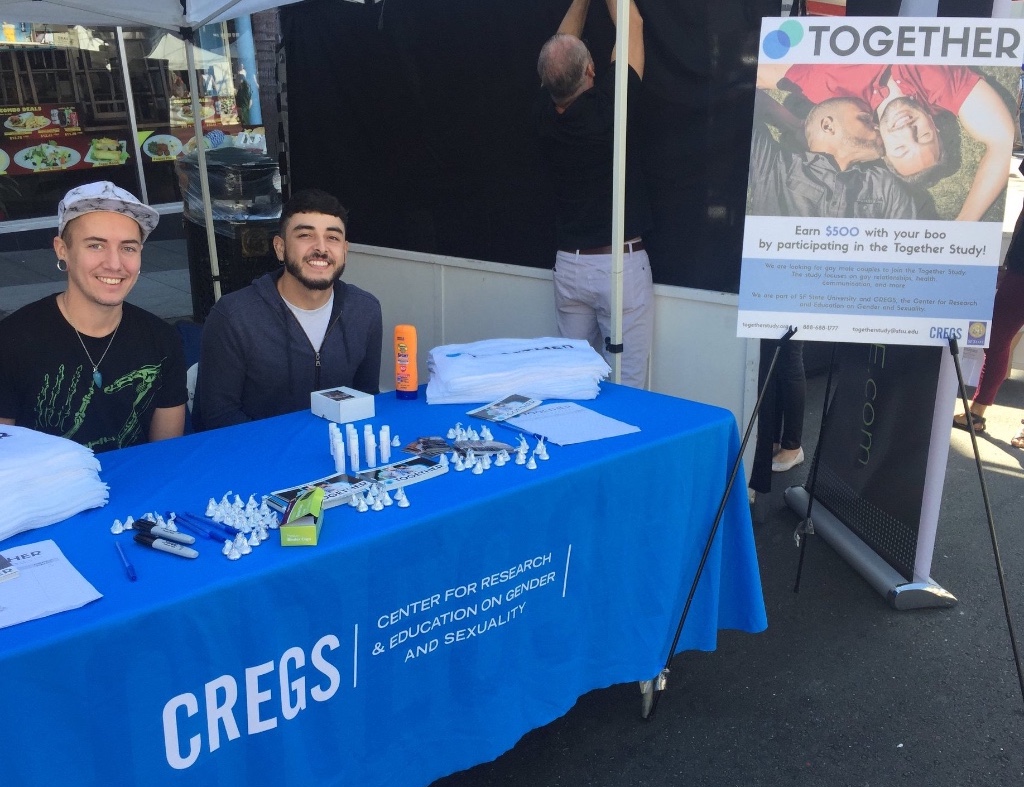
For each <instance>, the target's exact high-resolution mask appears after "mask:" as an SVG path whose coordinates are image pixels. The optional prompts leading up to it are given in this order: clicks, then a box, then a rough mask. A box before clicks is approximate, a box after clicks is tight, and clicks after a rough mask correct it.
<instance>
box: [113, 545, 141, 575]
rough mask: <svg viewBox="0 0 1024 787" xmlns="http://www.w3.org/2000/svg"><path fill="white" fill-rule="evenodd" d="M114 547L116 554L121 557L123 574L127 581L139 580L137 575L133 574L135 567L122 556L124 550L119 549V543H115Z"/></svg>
mask: <svg viewBox="0 0 1024 787" xmlns="http://www.w3.org/2000/svg"><path fill="white" fill-rule="evenodd" d="M114 546H115V547H117V554H119V555H120V556H121V562H122V563H124V573H125V574H127V575H128V579H130V580H131V581H132V582H134V581H135V580H137V579H138V578H139V576H138V574H136V573H135V566H133V565H132V564H131V563H129V562H128V558H127V556H126V555H125V554H124V550H123V549H121V543H120V542H119V541H115V542H114Z"/></svg>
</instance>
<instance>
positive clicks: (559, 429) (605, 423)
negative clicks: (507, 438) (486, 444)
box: [505, 402, 640, 445]
mask: <svg viewBox="0 0 1024 787" xmlns="http://www.w3.org/2000/svg"><path fill="white" fill-rule="evenodd" d="M505 423H506V424H509V425H511V426H513V427H515V428H516V429H518V430H521V431H523V432H527V433H529V434H534V435H541V436H543V437H544V439H545V440H547V441H548V442H551V443H554V444H555V445H573V444H575V443H586V442H589V441H591V440H603V439H604V438H606V437H618V436H619V435H623V434H631V433H632V432H639V431H640V427H638V426H633V425H632V424H627V423H624V422H623V421H617V420H615V419H614V418H609V417H608V416H607V415H601V413H595V412H594V411H593V410H588V409H587V408H586V407H582V406H580V405H578V404H576V403H575V402H555V403H553V404H542V405H541V406H540V407H535V408H533V409H532V410H530V411H529V412H526V413H523V414H522V415H517V416H515V417H514V418H509V419H508V420H507V421H505Z"/></svg>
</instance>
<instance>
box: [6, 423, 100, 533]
mask: <svg viewBox="0 0 1024 787" xmlns="http://www.w3.org/2000/svg"><path fill="white" fill-rule="evenodd" d="M99 469H100V463H99V460H97V459H96V457H95V456H94V455H93V453H92V451H91V450H90V449H88V448H86V447H84V446H81V445H79V444H78V443H75V442H73V441H71V440H68V439H66V438H63V437H54V436H53V435H48V434H44V433H43V432H36V431H35V430H32V429H25V428H23V427H20V426H0V540H3V539H5V538H8V537H10V536H13V535H14V534H16V533H21V532H23V531H25V530H31V529H33V528H36V527H43V526H44V525H52V524H53V523H54V522H60V521H61V520H63V519H67V518H68V517H69V516H73V515H75V514H77V513H78V512H79V511H84V510H85V509H87V508H96V507H98V506H102V505H104V504H105V503H106V502H107V499H108V497H109V495H108V491H107V485H106V484H104V483H103V482H102V481H100V477H99Z"/></svg>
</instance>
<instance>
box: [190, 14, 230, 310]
mask: <svg viewBox="0 0 1024 787" xmlns="http://www.w3.org/2000/svg"><path fill="white" fill-rule="evenodd" d="M182 35H184V37H185V61H186V62H187V63H188V89H189V91H190V92H191V94H192V128H193V130H194V131H195V140H196V154H197V155H198V156H199V188H200V189H201V190H202V193H203V218H204V219H205V221H206V246H207V248H208V249H209V252H210V278H211V279H212V281H213V302H214V303H216V302H217V301H219V300H220V296H221V292H220V264H219V262H218V260H217V238H216V236H215V235H214V229H213V207H212V204H213V203H212V200H211V199H210V176H209V173H207V171H206V145H205V144H204V140H203V112H202V108H201V106H200V102H199V81H198V80H197V79H196V53H195V49H194V45H193V43H192V42H193V38H194V35H195V30H193V29H189V30H183V31H182ZM183 196H184V197H185V198H186V199H187V198H188V197H187V195H183Z"/></svg>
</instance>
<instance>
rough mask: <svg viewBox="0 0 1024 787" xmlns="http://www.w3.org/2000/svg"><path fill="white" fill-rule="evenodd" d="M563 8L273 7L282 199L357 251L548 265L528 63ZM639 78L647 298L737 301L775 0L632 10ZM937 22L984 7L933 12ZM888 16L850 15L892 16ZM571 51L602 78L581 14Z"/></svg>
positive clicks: (854, 9) (554, 2) (499, 1)
mask: <svg viewBox="0 0 1024 787" xmlns="http://www.w3.org/2000/svg"><path fill="white" fill-rule="evenodd" d="M568 5H569V0H515V2H510V0H386V2H384V3H377V4H375V5H361V4H357V3H349V2H338V0H307V1H306V2H303V3H298V4H295V5H289V6H284V7H283V8H281V25H282V33H283V43H284V45H285V49H286V58H287V74H288V86H287V87H288V101H289V107H288V109H289V139H290V146H291V148H290V149H291V166H292V169H291V178H292V180H291V184H292V188H293V189H297V188H304V187H309V186H316V187H319V188H323V189H326V190H327V191H330V192H332V193H334V194H336V195H337V196H338V197H339V198H340V199H341V200H342V202H343V203H344V204H345V205H346V206H347V207H348V208H349V210H350V211H351V219H350V224H351V226H350V237H351V239H352V240H353V241H356V242H359V243H368V244H372V245H377V246H386V247H392V248H400V249H408V250H414V251H425V252H433V253H437V254H449V255H454V256H458V257H468V258H472V259H481V260H493V261H497V262H507V263H514V264H517V265H528V266H534V267H541V268H548V267H551V266H552V265H553V262H554V254H555V234H554V215H553V210H552V200H551V195H550V192H549V188H548V184H547V182H546V179H545V177H544V174H543V172H542V170H541V167H540V163H539V161H538V158H537V155H536V144H535V133H534V123H533V117H534V112H535V106H536V103H537V100H538V96H539V95H540V90H539V80H538V78H537V75H536V60H537V53H538V52H539V50H540V47H541V45H542V44H543V43H544V41H545V40H546V39H547V38H548V37H549V36H550V35H551V34H553V33H554V32H555V30H556V29H557V27H558V24H559V22H560V21H561V19H562V16H563V14H564V13H565V10H566V8H568ZM638 5H639V7H640V10H641V13H642V15H643V16H644V20H645V24H644V29H645V38H646V46H647V67H646V73H645V76H644V102H643V112H642V116H641V127H640V129H639V130H638V132H637V133H638V136H639V138H640V148H641V157H640V158H641V160H640V162H639V165H640V166H641V167H642V168H643V170H644V175H645V180H646V182H647V185H648V189H649V191H650V195H651V203H652V209H653V214H654V227H653V229H652V230H651V231H650V232H648V233H647V235H646V236H645V240H646V242H647V248H648V251H649V253H650V256H651V263H652V267H653V270H654V278H655V281H657V282H660V283H664V284H675V285H682V286H687V287H695V288H700V289H708V290H720V291H726V292H737V291H738V289H739V279H740V257H741V251H742V239H743V218H744V209H745V196H746V183H747V162H748V159H749V154H750V130H751V113H752V107H753V91H754V77H755V70H756V61H757V51H758V33H759V31H760V24H761V17H762V16H777V15H778V14H779V13H780V9H781V2H780V0H709V1H707V2H698V1H697V0H638ZM941 5H942V7H941V9H940V13H942V14H945V15H951V16H952V15H963V14H977V15H982V16H986V15H988V14H989V13H990V12H991V0H941ZM898 7H899V0H849V2H848V11H849V12H850V13H851V14H857V15H863V14H865V13H867V12H868V11H870V12H871V13H876V14H877V13H884V12H885V11H888V12H889V13H892V14H895V13H897V11H898ZM584 37H585V38H586V40H587V42H588V44H589V45H590V48H591V51H592V52H593V54H594V58H595V61H596V62H597V64H598V67H607V64H608V61H609V57H610V52H611V47H612V44H613V42H614V29H613V28H612V25H611V23H610V21H609V20H608V14H607V11H606V9H605V5H604V2H603V0H592V2H591V9H590V16H589V19H588V22H587V27H586V29H585V31H584Z"/></svg>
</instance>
